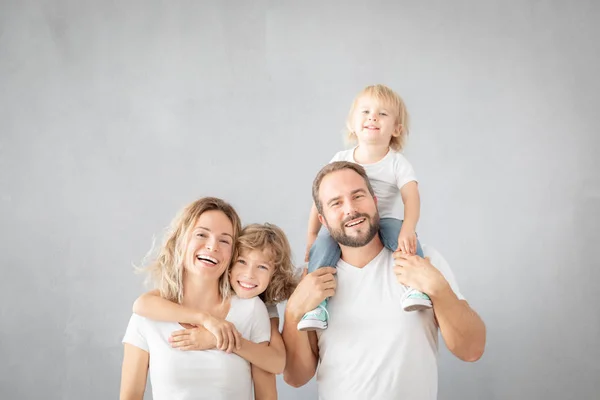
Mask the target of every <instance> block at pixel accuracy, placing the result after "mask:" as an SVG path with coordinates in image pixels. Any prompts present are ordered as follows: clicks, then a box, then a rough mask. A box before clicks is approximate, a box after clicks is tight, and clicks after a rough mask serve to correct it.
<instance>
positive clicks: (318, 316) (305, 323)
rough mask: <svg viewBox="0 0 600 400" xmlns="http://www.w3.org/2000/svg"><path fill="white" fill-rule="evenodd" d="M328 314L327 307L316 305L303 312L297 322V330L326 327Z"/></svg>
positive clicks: (314, 329) (313, 329)
mask: <svg viewBox="0 0 600 400" xmlns="http://www.w3.org/2000/svg"><path fill="white" fill-rule="evenodd" d="M328 318H329V314H328V313H327V309H326V308H325V307H323V306H321V305H319V306H317V308H315V309H314V310H312V311H309V312H307V313H306V314H304V316H303V317H302V319H301V320H300V322H298V330H299V331H317V330H325V329H327V319H328Z"/></svg>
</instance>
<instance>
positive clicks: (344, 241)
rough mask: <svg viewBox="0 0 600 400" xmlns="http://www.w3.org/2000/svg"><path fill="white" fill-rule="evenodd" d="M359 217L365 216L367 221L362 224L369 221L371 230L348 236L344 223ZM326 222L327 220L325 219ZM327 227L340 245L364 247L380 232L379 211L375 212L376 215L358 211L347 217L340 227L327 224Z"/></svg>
mask: <svg viewBox="0 0 600 400" xmlns="http://www.w3.org/2000/svg"><path fill="white" fill-rule="evenodd" d="M357 218H364V219H365V221H364V222H363V223H362V225H364V224H367V223H368V224H369V230H368V231H367V232H366V233H362V234H360V235H359V236H348V235H347V234H346V231H345V226H344V225H345V224H347V223H348V222H350V221H352V220H353V219H357ZM325 222H327V220H325ZM327 228H328V229H329V235H330V236H331V237H332V238H333V240H335V241H336V242H338V243H339V244H340V245H342V246H348V247H363V246H365V245H367V244H368V243H369V242H371V240H373V238H374V237H375V235H377V234H378V233H379V213H375V215H374V216H372V217H371V216H370V215H369V214H360V213H357V214H354V215H351V216H349V217H348V218H345V219H344V220H343V221H342V223H341V224H340V227H339V228H338V229H334V228H333V227H330V226H327Z"/></svg>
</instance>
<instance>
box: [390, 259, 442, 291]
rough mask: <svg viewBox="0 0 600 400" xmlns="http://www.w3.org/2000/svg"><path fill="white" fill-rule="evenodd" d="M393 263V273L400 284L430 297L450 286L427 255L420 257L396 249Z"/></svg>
mask: <svg viewBox="0 0 600 400" xmlns="http://www.w3.org/2000/svg"><path fill="white" fill-rule="evenodd" d="M394 265H395V266H394V273H395V274H396V278H397V279H398V282H399V283H400V284H402V285H405V286H409V287H411V288H413V289H416V290H418V291H420V292H423V293H425V294H427V295H429V296H430V297H434V296H436V295H437V294H438V293H440V292H442V291H444V290H446V289H448V288H449V287H450V285H449V284H448V281H446V278H444V276H443V275H442V273H441V272H440V271H439V270H438V269H437V268H435V267H434V266H433V265H432V264H431V262H430V261H429V257H425V258H421V257H419V256H416V255H415V256H411V255H408V254H404V253H402V252H400V251H397V252H395V253H394Z"/></svg>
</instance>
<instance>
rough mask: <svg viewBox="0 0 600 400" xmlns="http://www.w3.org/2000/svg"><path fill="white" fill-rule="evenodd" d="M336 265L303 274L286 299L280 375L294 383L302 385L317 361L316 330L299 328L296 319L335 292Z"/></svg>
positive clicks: (314, 369) (315, 367)
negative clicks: (284, 354) (283, 347)
mask: <svg viewBox="0 0 600 400" xmlns="http://www.w3.org/2000/svg"><path fill="white" fill-rule="evenodd" d="M334 273H335V268H331V267H324V268H319V269H317V270H316V271H314V272H311V273H310V274H308V275H306V270H305V271H304V273H303V277H302V280H301V281H300V283H299V284H298V286H297V287H296V290H294V293H293V294H292V295H291V296H290V298H289V299H288V302H287V305H286V308H285V317H284V320H283V341H284V342H285V351H286V364H285V369H284V371H283V379H284V380H285V381H286V382H287V383H288V384H289V385H291V386H293V387H300V386H303V385H305V384H306V383H307V382H308V381H309V380H310V379H311V378H312V377H313V376H314V375H315V372H316V370H317V364H318V363H319V349H318V343H317V335H316V333H315V332H301V331H299V330H298V322H299V321H300V319H302V316H304V314H305V313H306V312H308V311H310V310H312V309H314V308H315V307H316V306H317V305H319V303H321V302H322V301H323V300H325V299H326V298H327V297H331V296H333V295H334V294H335V287H336V281H335V278H334V276H333V274H334Z"/></svg>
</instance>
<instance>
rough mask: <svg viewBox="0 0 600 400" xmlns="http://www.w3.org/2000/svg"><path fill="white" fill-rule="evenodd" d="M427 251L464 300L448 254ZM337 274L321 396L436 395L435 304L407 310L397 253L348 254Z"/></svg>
mask: <svg viewBox="0 0 600 400" xmlns="http://www.w3.org/2000/svg"><path fill="white" fill-rule="evenodd" d="M423 252H424V254H425V256H428V257H430V259H431V263H432V264H433V265H434V266H435V267H436V268H437V269H438V270H439V271H440V272H441V273H442V274H443V275H444V277H445V278H446V280H447V281H448V283H449V284H450V286H451V287H452V290H454V293H456V295H457V297H458V298H460V299H464V298H463V296H462V295H461V293H460V291H459V289H458V285H457V283H456V280H455V278H454V275H453V274H452V271H451V270H450V267H449V265H448V263H447V262H446V260H444V258H443V257H442V256H441V255H440V254H439V253H438V252H437V251H436V250H435V249H433V248H432V247H430V246H425V245H423ZM336 277H337V281H338V284H337V289H336V293H335V295H334V296H332V297H331V298H330V299H329V301H328V307H327V308H328V310H329V322H328V328H327V329H326V330H324V331H322V332H319V333H318V334H317V336H318V343H319V359H320V363H319V366H318V369H317V388H318V392H319V399H320V400H353V399H356V400H362V399H369V400H379V399H381V400H394V399H402V400H435V399H436V398H437V382H438V375H437V355H438V326H437V324H436V322H435V319H434V314H433V310H425V311H414V312H406V311H404V310H403V309H402V305H401V298H402V294H403V293H404V291H405V287H404V286H403V285H401V284H399V283H398V281H397V280H396V275H395V274H394V260H393V257H392V252H391V251H390V250H388V249H386V248H384V249H383V250H381V253H379V254H378V255H377V257H375V258H374V259H373V260H372V261H371V262H370V263H369V264H367V265H366V266H364V267H363V268H356V267H353V266H351V265H350V264H348V263H346V262H344V261H342V260H340V261H339V262H338V264H337V273H336Z"/></svg>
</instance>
